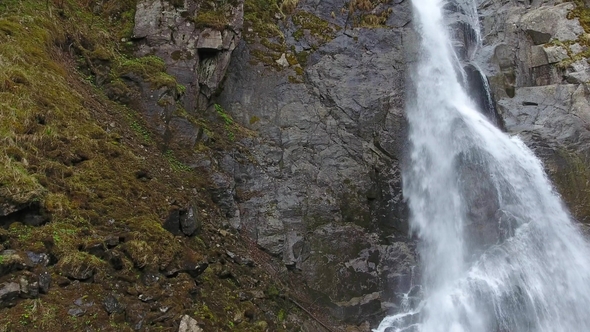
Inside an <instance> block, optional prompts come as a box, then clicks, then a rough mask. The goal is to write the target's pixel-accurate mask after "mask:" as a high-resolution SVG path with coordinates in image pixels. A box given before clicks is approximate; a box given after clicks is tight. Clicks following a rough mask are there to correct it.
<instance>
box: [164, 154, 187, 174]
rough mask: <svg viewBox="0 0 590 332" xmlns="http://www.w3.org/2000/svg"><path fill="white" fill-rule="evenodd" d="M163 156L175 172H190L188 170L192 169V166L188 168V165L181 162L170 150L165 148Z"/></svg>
mask: <svg viewBox="0 0 590 332" xmlns="http://www.w3.org/2000/svg"><path fill="white" fill-rule="evenodd" d="M164 158H166V160H168V162H169V163H170V167H171V168H172V170H173V171H175V172H190V171H192V168H190V167H189V166H188V165H186V164H184V163H183V162H181V161H179V160H178V159H176V157H175V156H174V152H173V151H172V150H167V151H166V152H164Z"/></svg>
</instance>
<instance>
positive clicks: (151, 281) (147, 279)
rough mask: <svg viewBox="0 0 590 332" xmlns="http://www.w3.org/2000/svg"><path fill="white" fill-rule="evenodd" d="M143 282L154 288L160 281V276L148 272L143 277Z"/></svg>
mask: <svg viewBox="0 0 590 332" xmlns="http://www.w3.org/2000/svg"><path fill="white" fill-rule="evenodd" d="M141 281H142V283H143V284H144V285H145V286H152V285H155V284H157V283H158V282H159V281H160V274H158V273H156V272H151V271H147V272H144V273H143V274H142V275H141Z"/></svg>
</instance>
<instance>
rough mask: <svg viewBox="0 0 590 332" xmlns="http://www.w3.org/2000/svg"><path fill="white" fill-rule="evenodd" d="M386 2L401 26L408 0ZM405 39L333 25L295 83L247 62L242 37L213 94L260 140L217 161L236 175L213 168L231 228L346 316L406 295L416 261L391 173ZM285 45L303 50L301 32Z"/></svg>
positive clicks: (396, 171)
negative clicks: (335, 28)
mask: <svg viewBox="0 0 590 332" xmlns="http://www.w3.org/2000/svg"><path fill="white" fill-rule="evenodd" d="M332 5H333V6H337V4H336V3H331V2H329V3H323V2H322V5H321V6H317V7H316V6H312V3H311V2H302V3H301V4H300V6H301V7H300V8H304V9H305V10H308V9H309V11H310V12H311V13H313V14H315V15H317V16H319V17H322V18H326V19H329V17H330V12H324V9H323V7H326V8H331V7H330V6H332ZM391 6H392V9H393V12H394V13H397V15H398V18H397V20H398V21H400V22H401V21H404V22H405V23H404V24H406V23H407V22H408V21H409V18H410V10H409V6H410V3H409V2H408V1H406V2H402V3H400V4H394V5H391ZM312 8H313V9H312ZM401 13H405V14H406V15H408V16H406V17H405V18H401V17H399V15H401ZM329 20H330V21H331V22H335V23H336V24H338V19H337V18H336V19H333V20H332V19H329ZM398 21H396V22H398ZM392 25H393V24H392ZM288 33H289V31H287V32H286V38H289V37H288V35H287V34H288ZM414 41H415V38H414V37H413V32H412V30H411V29H410V28H409V27H407V28H406V27H399V26H392V27H389V28H377V29H365V28H353V29H350V28H349V29H348V30H341V31H339V32H338V33H336V34H335V36H334V38H333V39H332V40H330V41H328V42H327V43H325V44H324V45H323V46H321V47H319V48H318V50H317V51H316V52H312V53H311V54H310V56H309V59H308V62H307V64H306V65H304V66H303V70H304V73H303V77H304V79H303V82H302V83H294V82H293V80H292V79H289V72H290V71H289V70H287V69H285V70H281V71H277V70H276V69H273V68H271V67H269V66H262V65H252V58H253V55H252V46H250V45H249V44H246V43H240V44H239V45H238V48H237V49H236V52H235V53H234V56H233V58H232V63H231V65H230V67H229V69H228V77H227V80H226V82H225V85H224V90H223V92H222V94H221V95H220V103H221V104H222V105H224V107H225V108H226V109H227V110H228V112H229V113H231V115H232V116H233V118H234V119H236V120H237V121H239V122H240V123H241V124H243V125H245V126H246V127H248V128H249V129H251V130H254V131H256V132H257V133H258V137H255V138H252V139H248V140H243V141H242V142H240V143H242V144H244V145H245V146H246V147H247V148H248V152H249V153H250V154H251V156H249V157H248V156H246V155H244V154H241V153H240V152H234V153H233V154H232V155H229V154H228V155H226V156H225V157H224V158H223V159H222V160H221V161H220V166H221V167H222V169H223V170H224V171H225V172H226V173H227V174H231V175H233V178H229V179H228V178H227V177H225V176H221V175H215V176H216V179H217V180H216V179H214V182H220V181H219V178H222V179H223V180H224V182H225V183H226V184H225V185H223V186H220V187H223V188H227V189H226V190H225V192H227V194H223V192H221V191H219V192H216V197H218V198H217V201H218V202H220V203H221V206H222V209H224V210H227V216H228V217H229V218H230V220H231V224H232V226H234V227H236V228H239V229H241V230H242V231H243V232H245V233H246V234H250V235H251V236H252V237H253V238H254V239H255V240H256V242H257V244H258V245H259V246H261V247H262V248H264V249H265V250H266V251H268V252H269V253H271V254H273V255H276V256H278V257H281V258H282V260H283V263H284V264H285V265H286V266H287V267H288V268H289V269H292V270H298V271H301V273H302V274H303V276H304V279H305V281H306V283H307V284H308V286H309V287H311V288H312V289H313V292H314V293H315V296H318V297H319V298H322V299H325V301H324V302H325V305H326V306H328V307H332V308H334V310H333V311H332V312H333V313H334V314H335V315H336V316H337V317H339V318H340V319H346V320H347V321H349V322H356V323H358V322H362V321H363V320H364V319H367V318H369V317H372V316H374V315H378V314H379V313H380V312H382V304H384V303H386V302H393V303H395V302H397V301H398V300H399V298H397V297H396V296H399V295H400V294H401V293H402V292H407V291H409V288H408V289H406V287H408V284H407V283H404V282H400V280H403V279H404V278H407V279H409V278H410V275H411V267H412V266H413V265H414V264H416V259H415V254H414V246H413V244H412V242H410V241H407V236H408V235H407V234H408V233H407V232H408V226H407V211H406V206H405V204H404V202H403V198H402V194H401V177H400V172H401V164H400V160H401V158H402V154H403V151H404V144H405V135H406V130H407V124H406V120H405V118H404V97H405V81H406V63H407V57H408V53H411V52H412V51H413V50H414V49H415V45H414ZM292 42H293V43H294V47H295V49H302V50H303V49H305V48H306V45H304V43H305V40H303V39H301V40H299V41H296V40H293V41H292ZM279 62H280V59H279V60H277V63H279ZM287 66H289V65H288V64H287ZM253 82H255V84H253ZM252 159H254V162H250V160H252ZM228 181H229V182H228Z"/></svg>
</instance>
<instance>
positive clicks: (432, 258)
mask: <svg viewBox="0 0 590 332" xmlns="http://www.w3.org/2000/svg"><path fill="white" fill-rule="evenodd" d="M444 5H445V2H444V1H441V0H413V10H414V15H415V22H414V24H415V27H416V29H417V30H418V32H419V34H420V36H421V51H420V59H419V60H418V64H417V67H416V70H415V74H414V75H413V76H412V81H413V84H414V86H413V88H412V90H413V91H415V92H414V93H413V95H412V97H411V98H410V99H409V100H408V101H407V117H408V120H409V123H410V133H409V140H410V144H411V148H410V152H409V156H408V160H407V163H408V167H407V168H406V170H405V171H404V188H403V191H404V196H405V197H406V198H407V200H408V204H409V207H410V211H411V216H410V223H411V227H412V231H413V232H414V234H416V236H417V238H418V239H419V241H420V242H419V250H420V258H421V264H422V267H421V278H422V294H421V297H420V298H421V300H418V301H414V302H412V301H407V303H406V302H404V303H402V307H401V308H400V310H399V312H398V313H397V314H395V315H392V316H388V317H386V318H385V319H384V320H383V321H382V322H381V324H380V326H379V327H378V328H377V329H375V330H374V331H379V332H385V331H387V332H390V331H391V332H393V331H416V332H417V331H422V332H438V331H440V332H487V331H490V332H521V331H522V332H525V331H526V332H537V331H547V332H558V331H564V332H565V331H567V332H577V331H579V332H584V331H590V312H589V311H590V247H589V245H588V243H587V242H586V241H585V239H584V238H583V236H582V234H581V232H580V231H579V229H578V228H577V226H576V222H575V221H574V220H572V218H571V217H570V215H569V213H568V211H567V209H566V208H565V207H564V205H563V203H562V202H561V200H560V198H559V195H558V194H557V193H556V192H555V190H554V189H553V187H552V185H551V183H550V182H549V180H548V178H547V175H546V174H545V173H544V170H543V165H542V164H541V162H540V161H539V160H538V159H537V158H536V157H535V156H534V154H533V153H532V151H531V150H530V149H529V148H527V147H526V146H525V144H524V143H523V142H522V141H521V140H520V139H519V138H518V137H516V136H509V135H507V134H505V133H503V132H502V131H501V130H499V129H498V128H496V127H495V126H494V125H493V124H492V123H490V122H489V121H488V119H487V118H486V117H485V116H484V115H482V114H481V113H480V112H479V111H478V110H477V107H476V106H475V103H474V101H473V100H472V98H470V96H468V95H467V93H466V92H465V90H464V88H463V86H462V84H461V82H460V79H459V77H460V76H461V75H460V73H458V69H457V68H461V67H460V64H459V63H458V60H457V56H456V54H455V51H454V50H453V46H452V43H451V40H450V37H449V31H448V28H447V27H446V26H445V17H444V10H443V6H444ZM467 5H470V6H473V4H472V3H468V4H467Z"/></svg>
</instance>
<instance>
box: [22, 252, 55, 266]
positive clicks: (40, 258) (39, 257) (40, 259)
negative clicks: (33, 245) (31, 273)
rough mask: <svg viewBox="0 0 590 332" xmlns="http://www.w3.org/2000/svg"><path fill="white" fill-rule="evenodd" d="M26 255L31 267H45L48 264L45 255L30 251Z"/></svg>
mask: <svg viewBox="0 0 590 332" xmlns="http://www.w3.org/2000/svg"><path fill="white" fill-rule="evenodd" d="M26 254H27V257H28V258H29V260H30V261H31V263H33V265H41V266H47V265H48V264H49V260H50V259H49V255H47V254H46V253H40V254H38V253H35V252H32V251H27V252H26Z"/></svg>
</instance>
